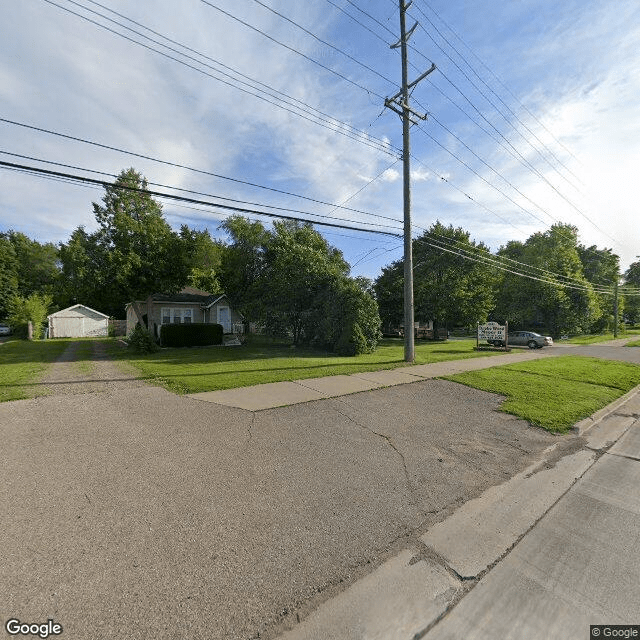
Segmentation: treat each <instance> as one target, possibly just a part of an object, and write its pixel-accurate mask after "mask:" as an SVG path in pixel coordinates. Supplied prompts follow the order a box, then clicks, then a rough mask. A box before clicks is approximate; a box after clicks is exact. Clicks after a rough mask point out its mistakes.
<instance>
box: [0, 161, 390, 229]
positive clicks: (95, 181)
mask: <svg viewBox="0 0 640 640" xmlns="http://www.w3.org/2000/svg"><path fill="white" fill-rule="evenodd" d="M0 167H1V168H6V169H9V170H12V169H17V170H19V171H29V172H31V173H33V174H36V175H44V176H54V177H58V178H64V179H67V180H71V181H77V182H81V183H85V184H91V185H98V186H102V187H105V188H107V187H108V188H112V187H113V188H116V189H121V190H124V191H133V192H138V193H145V194H148V195H151V196H155V197H158V198H164V199H168V200H175V201H177V202H187V203H190V204H198V205H205V206H209V207H214V208H217V209H224V210H226V211H232V212H234V213H249V214H252V215H260V216H266V217H268V218H282V219H284V220H294V221H296V222H306V223H311V224H317V225H320V226H325V227H335V228H338V229H350V230H352V231H363V232H365V231H366V232H368V233H376V234H381V235H387V236H394V237H400V236H401V234H399V233H392V232H391V231H382V230H378V229H363V228H362V227H354V226H349V225H343V224H337V223H332V222H321V221H316V220H309V219H308V218H301V217H299V216H288V215H284V214H282V213H271V212H268V211H257V210H255V209H249V208H247V207H236V206H232V205H228V204H221V203H217V202H208V201H206V200H199V199H196V198H188V197H186V196H179V195H176V194H172V193H162V192H160V191H152V190H149V189H139V188H136V187H129V186H126V185H115V184H113V183H111V182H107V181H105V180H98V179H95V178H88V177H86V176H78V175H74V174H69V173H64V172H60V171H52V170H50V169H42V168H39V167H33V166H28V165H21V164H17V163H13V162H5V161H0ZM163 186H165V187H166V188H168V189H171V188H173V187H170V186H166V185H163ZM311 215H314V216H317V217H322V218H328V217H329V216H324V215H321V214H311ZM343 220H344V218H343ZM349 222H356V221H355V220H349ZM365 224H371V225H373V226H377V227H386V228H389V229H397V228H396V227H391V226H390V225H383V224H379V223H365Z"/></svg>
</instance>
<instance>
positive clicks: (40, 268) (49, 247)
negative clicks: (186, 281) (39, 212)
mask: <svg viewBox="0 0 640 640" xmlns="http://www.w3.org/2000/svg"><path fill="white" fill-rule="evenodd" d="M2 235H3V236H4V238H6V239H7V240H8V241H9V242H10V243H11V245H12V247H13V250H14V253H15V258H16V272H17V277H18V294H19V295H21V296H23V297H28V296H30V295H31V294H32V293H43V294H44V293H46V294H52V293H53V291H54V289H55V287H56V284H57V282H58V278H59V275H60V269H59V262H58V249H57V247H56V246H55V245H54V244H52V243H50V242H48V243H45V244H40V243H39V242H38V241H37V240H31V239H30V238H28V237H27V236H26V235H25V234H24V233H20V232H18V231H13V230H11V231H8V232H7V233H5V234H2Z"/></svg>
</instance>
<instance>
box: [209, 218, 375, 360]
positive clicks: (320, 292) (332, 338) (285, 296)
mask: <svg viewBox="0 0 640 640" xmlns="http://www.w3.org/2000/svg"><path fill="white" fill-rule="evenodd" d="M223 226H224V228H225V229H226V230H227V232H228V233H229V235H230V236H231V240H232V242H231V243H230V245H229V246H228V247H227V248H226V249H225V251H224V254H223V258H222V264H221V270H220V279H221V282H222V285H223V288H224V291H225V293H227V295H228V296H229V298H230V300H231V301H232V303H235V304H236V305H237V306H238V308H239V309H240V310H241V311H242V312H243V313H244V314H245V316H246V317H249V318H251V319H252V320H257V321H260V322H263V323H264V324H265V325H266V327H267V328H268V330H269V331H270V332H271V333H274V334H280V335H288V336H290V337H291V338H292V339H293V342H294V344H303V343H304V344H313V345H317V346H321V347H323V348H327V349H330V350H339V351H341V352H342V353H345V354H347V353H348V354H351V355H355V354H356V353H363V352H366V351H370V350H373V349H375V346H376V344H377V340H378V335H379V326H380V318H379V315H378V312H377V305H376V302H375V300H374V298H373V297H372V296H371V294H370V293H369V292H367V291H366V290H365V287H366V283H365V282H364V281H362V280H361V279H360V280H355V279H352V278H349V264H348V263H347V262H346V261H345V260H344V258H343V256H342V253H341V252H340V251H338V250H337V249H336V248H335V247H332V246H330V245H329V244H328V243H327V241H326V240H325V239H324V238H323V237H322V236H321V235H320V234H319V233H318V232H317V231H315V230H314V229H313V227H312V226H311V225H310V224H302V223H297V222H290V221H285V222H276V223H274V225H273V230H272V231H268V230H266V229H265V228H264V227H263V226H262V224H260V223H258V222H256V223H252V222H250V221H248V220H246V219H243V218H240V217H237V216H236V217H232V218H229V219H228V220H227V221H226V222H225V224H224V225H223Z"/></svg>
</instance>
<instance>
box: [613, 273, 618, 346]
mask: <svg viewBox="0 0 640 640" xmlns="http://www.w3.org/2000/svg"><path fill="white" fill-rule="evenodd" d="M614 287H615V296H614V298H613V337H614V338H617V337H618V274H617V273H616V282H615V285H614Z"/></svg>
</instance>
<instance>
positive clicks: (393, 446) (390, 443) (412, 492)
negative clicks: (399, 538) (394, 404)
mask: <svg viewBox="0 0 640 640" xmlns="http://www.w3.org/2000/svg"><path fill="white" fill-rule="evenodd" d="M333 399H334V400H336V401H337V402H340V403H341V404H343V405H345V406H348V405H347V403H346V402H344V400H341V399H340V398H333ZM334 409H335V411H336V413H339V414H340V415H341V416H343V417H345V418H346V419H347V420H349V421H350V422H352V423H353V424H355V425H356V426H358V427H360V428H361V429H364V430H365V431H368V432H369V433H372V434H373V435H375V436H377V437H378V438H381V439H382V440H384V441H385V442H386V443H387V445H388V446H389V447H390V448H391V449H393V451H394V452H395V453H396V455H397V456H398V457H399V458H400V461H401V463H402V470H403V472H404V477H405V481H406V483H407V488H408V489H409V497H410V500H411V502H412V504H413V505H414V506H415V507H417V506H418V503H417V500H416V497H415V488H414V487H413V484H412V482H411V476H410V474H409V469H408V468H407V461H406V458H405V457H404V455H403V453H402V452H401V451H400V449H398V447H397V446H396V444H395V442H394V441H393V440H392V439H391V438H390V437H389V436H387V435H385V434H384V433H379V432H378V431H375V430H374V429H372V428H371V427H368V426H367V425H364V424H362V423H360V422H358V421H357V420H355V419H354V418H352V417H351V416H350V415H349V414H347V413H345V412H344V411H340V409H338V408H336V407H334Z"/></svg>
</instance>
